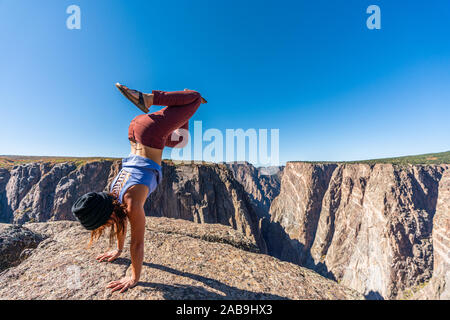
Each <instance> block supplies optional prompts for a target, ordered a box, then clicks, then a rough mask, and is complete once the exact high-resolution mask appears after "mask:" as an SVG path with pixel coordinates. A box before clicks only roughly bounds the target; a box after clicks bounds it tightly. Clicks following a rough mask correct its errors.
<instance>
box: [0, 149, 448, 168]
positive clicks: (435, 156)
mask: <svg viewBox="0 0 450 320" xmlns="http://www.w3.org/2000/svg"><path fill="white" fill-rule="evenodd" d="M114 160H120V158H102V157H86V158H83V157H39V156H0V168H6V169H10V168H12V167H14V166H16V165H21V164H26V163H31V162H47V163H62V162H74V163H75V164H76V165H77V166H81V165H84V164H86V163H88V162H92V161H114ZM164 161H165V162H167V163H170V164H172V165H179V164H183V163H186V162H183V161H172V160H169V159H164ZM289 162H306V163H366V164H377V163H390V164H397V165H408V164H450V151H447V152H440V153H427V154H421V155H415V156H404V157H396V158H383V159H371V160H359V161H289ZM196 163H197V164H199V163H198V162H196ZM201 164H202V165H208V164H212V163H209V162H202V163H201Z"/></svg>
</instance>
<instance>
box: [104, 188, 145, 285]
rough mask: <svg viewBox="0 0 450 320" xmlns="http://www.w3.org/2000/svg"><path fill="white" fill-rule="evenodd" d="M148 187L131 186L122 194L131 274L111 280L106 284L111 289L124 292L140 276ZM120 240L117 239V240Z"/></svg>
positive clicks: (136, 281)
mask: <svg viewBox="0 0 450 320" xmlns="http://www.w3.org/2000/svg"><path fill="white" fill-rule="evenodd" d="M147 194H148V187H147V186H145V185H135V186H132V187H131V188H130V189H128V191H127V192H126V193H125V195H124V201H125V203H126V204H127V216H128V220H129V222H130V230H131V243H130V255H131V276H127V277H124V278H122V279H121V280H119V281H112V282H110V283H109V284H108V285H107V288H111V289H112V291H116V290H120V292H124V291H125V290H127V289H128V288H131V287H133V286H135V285H136V284H137V283H138V282H139V279H140V277H141V270H142V263H143V260H144V234H145V212H144V202H145V199H146V198H147ZM119 241H120V240H119V239H118V242H119ZM122 245H123V243H122Z"/></svg>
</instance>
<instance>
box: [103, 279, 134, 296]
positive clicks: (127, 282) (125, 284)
mask: <svg viewBox="0 0 450 320" xmlns="http://www.w3.org/2000/svg"><path fill="white" fill-rule="evenodd" d="M137 283H138V281H137V280H135V279H133V278H131V277H125V278H122V279H120V280H119V281H111V282H110V283H108V285H107V286H106V288H111V289H112V290H111V292H114V291H117V290H120V291H119V293H122V292H124V291H126V290H128V289H130V288H133V287H134V286H135V285H136V284H137Z"/></svg>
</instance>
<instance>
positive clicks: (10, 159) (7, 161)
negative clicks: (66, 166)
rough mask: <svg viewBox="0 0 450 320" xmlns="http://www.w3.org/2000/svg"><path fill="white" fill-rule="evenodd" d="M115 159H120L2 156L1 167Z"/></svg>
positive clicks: (82, 162)
mask: <svg viewBox="0 0 450 320" xmlns="http://www.w3.org/2000/svg"><path fill="white" fill-rule="evenodd" d="M108 160H109V161H113V160H118V159H117V158H101V157H86V158H81V157H80V158H77V157H39V156H0V168H5V169H11V168H12V167H14V166H17V165H21V164H26V163H33V162H42V163H44V162H45V163H52V164H55V163H63V162H73V163H75V164H76V165H77V166H82V165H84V164H86V163H88V162H93V161H108Z"/></svg>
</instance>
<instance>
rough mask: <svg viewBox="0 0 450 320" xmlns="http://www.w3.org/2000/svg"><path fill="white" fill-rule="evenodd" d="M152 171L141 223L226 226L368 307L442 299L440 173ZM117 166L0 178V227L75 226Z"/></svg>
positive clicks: (448, 211)
mask: <svg viewBox="0 0 450 320" xmlns="http://www.w3.org/2000/svg"><path fill="white" fill-rule="evenodd" d="M275 169H276V170H272V172H270V173H272V174H269V175H267V174H266V173H267V172H265V170H266V169H265V168H255V167H253V166H252V165H251V164H248V163H239V164H236V163H235V164H211V163H202V164H198V163H173V162H171V161H165V162H163V181H162V183H161V184H160V186H159V187H158V188H157V190H156V191H155V192H154V193H153V194H151V196H150V197H149V199H148V200H147V202H146V204H145V211H146V213H147V214H148V215H150V216H155V217H169V218H178V219H184V220H190V221H193V222H197V223H205V224H214V223H220V224H222V225H226V226H230V227H232V228H233V229H235V230H237V231H239V232H241V233H243V234H244V235H245V236H247V237H249V238H250V239H252V241H254V242H255V244H256V245H257V247H258V250H259V252H261V253H268V254H270V255H272V256H274V257H277V258H280V259H282V260H285V261H288V262H293V263H295V264H298V265H300V266H305V267H308V268H310V269H313V270H315V271H317V272H318V273H320V274H322V275H323V276H325V277H328V278H330V279H332V280H335V281H337V282H339V283H341V284H344V285H345V286H348V287H350V288H353V289H355V290H357V291H359V292H361V293H363V294H364V295H365V296H366V297H367V298H373V299H382V298H384V299H393V298H397V299H405V298H406V299H410V298H413V299H449V298H450V291H449V287H448V285H447V284H448V282H449V281H450V273H449V261H450V257H449V247H450V234H449V233H450V231H449V230H450V169H449V165H402V166H399V165H391V164H375V165H369V164H339V163H327V164H316V163H301V162H289V163H287V165H286V167H285V168H284V169H283V168H275ZM119 170H120V161H108V160H101V161H91V162H87V163H84V164H79V163H75V162H65V163H58V164H54V163H53V164H52V163H45V162H35V163H29V164H25V165H20V166H16V167H14V168H12V169H4V168H3V169H2V168H0V222H6V223H13V222H14V223H17V224H23V223H25V222H43V221H54V220H74V217H73V216H72V213H71V212H70V208H71V206H72V204H73V202H74V201H75V200H76V199H77V198H78V197H79V196H80V195H82V194H84V193H86V192H89V191H103V190H107V189H108V186H109V184H110V183H111V181H112V179H113V178H114V176H115V175H116V174H117V172H118V171H119Z"/></svg>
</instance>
